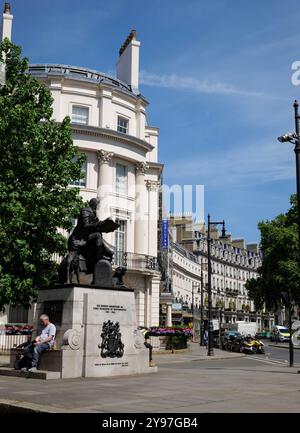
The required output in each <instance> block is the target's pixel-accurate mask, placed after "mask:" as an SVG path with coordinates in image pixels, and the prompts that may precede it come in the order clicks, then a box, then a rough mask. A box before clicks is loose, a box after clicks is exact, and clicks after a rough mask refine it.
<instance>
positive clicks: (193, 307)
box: [192, 282, 199, 342]
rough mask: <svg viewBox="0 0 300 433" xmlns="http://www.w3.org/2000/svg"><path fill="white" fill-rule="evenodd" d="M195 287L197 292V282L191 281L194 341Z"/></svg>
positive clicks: (194, 339)
mask: <svg viewBox="0 0 300 433" xmlns="http://www.w3.org/2000/svg"><path fill="white" fill-rule="evenodd" d="M195 287H198V293H199V283H195V282H193V283H192V314H193V341H194V342H195V341H196V338H195V304H194V299H195V296H194V289H195Z"/></svg>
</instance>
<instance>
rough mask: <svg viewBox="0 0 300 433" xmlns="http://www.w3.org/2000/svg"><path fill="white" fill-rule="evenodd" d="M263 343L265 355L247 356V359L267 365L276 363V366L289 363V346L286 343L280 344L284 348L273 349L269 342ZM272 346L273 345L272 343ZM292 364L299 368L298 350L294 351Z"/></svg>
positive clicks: (299, 353)
mask: <svg viewBox="0 0 300 433" xmlns="http://www.w3.org/2000/svg"><path fill="white" fill-rule="evenodd" d="M263 343H264V344H265V354H264V355H248V357H251V358H253V360H254V359H255V360H257V361H263V362H269V363H274V364H275V363H276V364H279V365H280V364H282V365H286V364H288V363H289V348H288V347H289V344H288V343H280V344H281V345H282V344H284V345H285V346H286V348H282V347H273V346H270V345H269V344H270V342H269V340H263ZM272 344H274V343H272ZM294 363H295V366H299V367H300V350H299V349H294Z"/></svg>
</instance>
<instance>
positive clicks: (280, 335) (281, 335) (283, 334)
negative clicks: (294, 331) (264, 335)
mask: <svg viewBox="0 0 300 433" xmlns="http://www.w3.org/2000/svg"><path fill="white" fill-rule="evenodd" d="M290 338H291V336H290V333H289V330H288V328H287V327H286V326H279V325H276V326H274V327H273V328H272V331H271V334H270V341H276V340H277V341H280V342H283V341H290Z"/></svg>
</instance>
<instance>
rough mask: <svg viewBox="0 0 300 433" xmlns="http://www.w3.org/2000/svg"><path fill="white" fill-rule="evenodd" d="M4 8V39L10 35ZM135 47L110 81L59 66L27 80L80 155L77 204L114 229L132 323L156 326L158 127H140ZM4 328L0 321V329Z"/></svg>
mask: <svg viewBox="0 0 300 433" xmlns="http://www.w3.org/2000/svg"><path fill="white" fill-rule="evenodd" d="M11 23H12V15H11V14H10V9H9V8H8V7H7V6H6V8H5V12H4V14H3V26H2V27H3V29H4V30H3V36H6V37H10V36H11ZM139 49H140V42H139V41H137V39H136V32H135V31H132V32H131V33H130V35H129V36H128V38H127V39H126V41H125V43H124V44H123V45H122V47H121V49H120V51H119V57H118V60H117V64H116V77H112V76H108V75H106V74H104V73H102V72H98V71H94V70H90V69H86V68H84V67H74V66H70V65H61V64H55V65H53V64H34V65H30V67H29V73H30V74H32V75H33V76H35V77H36V78H37V79H39V80H40V81H42V82H43V83H44V84H45V85H46V86H48V87H49V89H50V91H51V94H52V96H53V100H54V102H53V118H54V119H55V120H56V121H57V122H61V121H62V120H63V119H64V117H65V116H70V118H71V122H72V131H73V140H74V144H75V145H76V146H78V147H79V149H80V151H81V152H83V153H85V155H86V163H85V164H84V167H83V171H84V173H85V175H84V177H83V178H82V179H79V180H75V181H74V185H76V186H79V188H80V192H81V194H82V196H83V198H84V199H90V198H92V197H97V196H98V197H100V206H99V209H98V211H97V212H98V216H99V218H100V219H104V218H106V217H107V216H109V215H110V216H112V218H114V219H116V220H117V221H118V222H119V223H120V228H119V229H118V230H117V232H115V233H111V234H107V235H106V240H107V241H108V242H109V243H111V244H112V245H113V246H114V247H115V249H116V254H115V265H125V266H126V267H127V274H126V276H125V283H126V284H127V285H128V286H130V287H133V288H134V289H135V295H136V296H135V297H136V305H137V313H138V324H139V325H145V326H150V325H158V323H159V284H160V273H159V272H158V267H157V223H158V221H157V220H158V190H159V185H160V178H161V173H162V168H163V166H162V164H160V163H159V162H158V128H157V127H154V126H150V125H149V124H148V122H147V115H146V110H147V106H148V101H147V100H146V99H145V97H144V96H143V95H141V93H140V91H139ZM3 321H7V322H8V321H11V319H10V315H9V312H8V317H2V319H1V317H0V322H3Z"/></svg>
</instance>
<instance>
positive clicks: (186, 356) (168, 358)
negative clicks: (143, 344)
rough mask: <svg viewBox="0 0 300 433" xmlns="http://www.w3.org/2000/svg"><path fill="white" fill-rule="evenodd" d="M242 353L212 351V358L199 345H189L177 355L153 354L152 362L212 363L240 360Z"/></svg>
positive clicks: (159, 363) (160, 363) (157, 363)
mask: <svg viewBox="0 0 300 433" xmlns="http://www.w3.org/2000/svg"><path fill="white" fill-rule="evenodd" d="M244 356H245V355H244V354H243V353H233V352H226V351H225V350H219V349H214V356H207V349H206V348H205V347H203V346H200V345H199V343H189V350H188V351H185V352H179V353H176V352H175V353H166V354H163V353H161V352H160V353H159V354H155V352H154V354H153V360H154V362H155V364H156V365H158V366H159V365H162V364H173V363H176V364H177V363H181V362H190V361H213V360H216V359H232V358H241V357H244Z"/></svg>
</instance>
